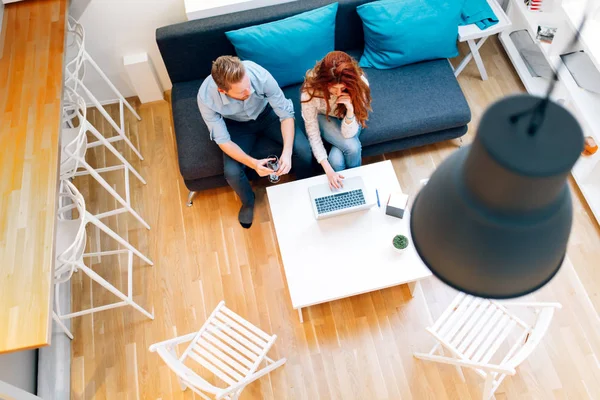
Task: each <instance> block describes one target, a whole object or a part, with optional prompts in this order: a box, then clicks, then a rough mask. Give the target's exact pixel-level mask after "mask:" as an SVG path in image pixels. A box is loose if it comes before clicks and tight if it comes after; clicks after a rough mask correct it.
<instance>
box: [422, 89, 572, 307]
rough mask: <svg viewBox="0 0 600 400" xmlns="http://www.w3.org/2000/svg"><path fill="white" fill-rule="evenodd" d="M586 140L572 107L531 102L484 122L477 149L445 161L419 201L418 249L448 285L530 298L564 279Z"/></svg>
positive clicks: (495, 108) (511, 103)
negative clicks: (575, 177)
mask: <svg viewBox="0 0 600 400" xmlns="http://www.w3.org/2000/svg"><path fill="white" fill-rule="evenodd" d="M583 142H584V139H583V132H582V130H581V127H580V126H579V124H578V123H577V121H576V120H575V118H574V117H573V116H572V115H571V113H569V112H568V111H567V110H566V109H565V108H563V107H562V106H560V105H559V104H556V103H554V102H552V101H551V100H549V98H545V99H543V98H538V97H534V96H531V95H519V96H513V97H508V98H505V99H502V100H500V101H499V102H497V103H495V104H494V105H492V106H491V107H490V108H489V109H488V110H487V111H486V112H485V114H484V115H483V117H482V119H481V122H480V124H479V131H478V134H477V136H476V138H475V140H474V142H473V144H472V145H471V146H467V147H463V148H461V149H460V150H458V151H456V152H455V153H454V154H453V155H452V156H450V157H449V158H448V159H447V160H445V161H444V162H443V163H442V164H441V165H440V166H439V167H438V169H437V170H436V171H435V172H434V174H433V175H432V176H431V178H430V180H429V182H428V183H427V185H426V186H425V187H424V188H423V189H422V190H421V192H420V193H419V194H418V196H417V198H416V199H415V202H414V205H413V207H412V212H411V234H412V238H413V243H414V246H415V248H416V250H417V252H418V253H419V256H420V257H421V259H422V260H423V261H424V262H425V264H426V265H427V266H428V267H429V269H430V270H431V271H432V272H433V274H434V275H436V276H437V277H438V278H440V279H441V280H442V281H444V282H445V283H447V284H448V285H450V286H452V287H454V288H456V289H458V290H460V291H463V292H466V293H469V294H472V295H475V296H479V297H485V298H512V297H517V296H522V295H525V294H527V293H530V292H532V291H534V290H537V289H539V288H540V287H542V286H543V285H545V284H546V283H547V282H548V281H550V279H552V277H553V276H554V275H555V274H556V273H557V272H558V270H559V268H560V266H561V264H562V262H563V259H564V257H565V252H566V247H567V241H568V238H569V234H570V231H571V222H572V204H571V197H570V193H569V188H568V185H567V178H568V174H569V172H570V170H571V168H572V167H573V165H574V164H575V162H576V161H577V159H578V157H579V156H580V154H581V152H582V150H583Z"/></svg>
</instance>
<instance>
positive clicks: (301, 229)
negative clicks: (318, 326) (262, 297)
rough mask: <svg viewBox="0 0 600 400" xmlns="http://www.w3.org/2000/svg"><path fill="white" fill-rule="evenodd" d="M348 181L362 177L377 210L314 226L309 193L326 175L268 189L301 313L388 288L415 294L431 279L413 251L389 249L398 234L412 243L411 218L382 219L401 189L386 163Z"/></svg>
mask: <svg viewBox="0 0 600 400" xmlns="http://www.w3.org/2000/svg"><path fill="white" fill-rule="evenodd" d="M342 174H343V175H344V176H345V177H346V178H349V177H351V176H362V177H363V180H364V182H365V186H366V190H367V192H368V193H370V194H372V195H373V196H375V189H378V190H379V198H380V200H381V208H378V207H377V205H375V206H374V207H373V208H371V209H369V210H365V211H359V212H355V213H351V214H346V215H341V216H337V217H333V218H329V219H324V220H319V221H317V220H316V219H315V217H314V215H313V210H312V207H311V203H310V197H309V194H308V188H309V187H310V186H314V185H317V184H320V183H327V179H326V177H325V175H321V176H317V177H314V178H309V179H303V180H299V181H295V182H290V183H286V184H282V185H275V186H270V187H268V188H267V196H268V198H269V205H270V208H271V216H272V218H273V223H274V224H275V231H276V234H277V241H278V242H279V251H280V252H281V258H282V260H283V267H284V269H285V275H286V278H287V283H288V287H289V290H290V297H291V299H292V306H293V307H294V309H297V310H298V315H299V316H300V321H301V322H303V318H302V308H304V307H308V306H311V305H315V304H320V303H325V302H328V301H333V300H337V299H341V298H345V297H350V296H354V295H357V294H361V293H367V292H372V291H374V290H379V289H384V288H388V287H391V286H396V285H401V284H408V286H409V289H410V291H411V294H413V293H414V291H415V289H416V286H417V284H418V281H419V280H420V279H423V278H426V277H428V276H431V272H430V271H429V270H428V269H427V267H425V265H424V264H423V262H422V261H421V259H420V258H419V256H418V255H417V253H416V251H415V249H414V247H413V246H412V244H411V245H409V247H408V248H407V249H406V250H405V251H404V252H403V253H401V254H399V253H397V252H396V251H395V250H394V248H393V247H392V239H393V237H394V236H395V235H397V234H404V235H406V236H407V237H409V238H410V234H409V218H410V216H409V215H408V213H405V215H404V218H403V219H398V218H395V217H390V216H388V215H386V214H385V203H386V202H387V199H388V196H389V194H390V193H392V192H398V191H400V184H399V183H398V179H397V178H396V173H395V172H394V168H393V167H392V163H391V162H390V161H384V162H380V163H377V164H371V165H367V166H363V167H360V168H354V169H351V170H347V171H344V172H343V173H342Z"/></svg>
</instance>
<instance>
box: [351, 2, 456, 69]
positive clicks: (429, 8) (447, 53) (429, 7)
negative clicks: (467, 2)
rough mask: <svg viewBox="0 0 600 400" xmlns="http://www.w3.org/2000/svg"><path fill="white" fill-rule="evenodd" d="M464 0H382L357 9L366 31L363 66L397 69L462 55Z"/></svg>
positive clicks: (361, 63) (361, 61)
mask: <svg viewBox="0 0 600 400" xmlns="http://www.w3.org/2000/svg"><path fill="white" fill-rule="evenodd" d="M461 5H462V3H459V2H456V1H437V2H427V1H422V0H381V1H375V2H372V3H368V4H363V5H361V6H359V7H357V8H356V11H357V12H358V15H359V16H360V18H361V19H362V22H363V29H364V32H365V52H364V54H363V56H362V57H361V59H360V66H361V67H372V68H378V69H388V68H396V67H400V66H402V65H407V64H411V63H414V62H419V61H425V60H435V59H437V58H451V57H456V56H457V55H458V49H457V47H456V38H457V37H458V22H459V19H460V11H461Z"/></svg>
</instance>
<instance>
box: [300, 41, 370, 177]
mask: <svg viewBox="0 0 600 400" xmlns="http://www.w3.org/2000/svg"><path fill="white" fill-rule="evenodd" d="M301 103H302V118H304V123H305V125H306V135H307V136H308V141H309V142H310V146H311V147H312V151H313V154H314V155H315V158H316V159H317V162H318V163H319V164H321V166H322V167H323V169H324V170H325V173H326V174H327V179H328V180H329V186H331V188H336V189H339V188H341V187H342V180H343V179H344V177H343V176H342V175H340V174H339V173H338V171H341V170H344V169H346V168H354V167H358V166H360V164H361V150H362V146H361V144H360V140H359V135H360V133H361V131H362V129H363V128H365V127H366V126H367V125H366V121H367V119H368V112H369V111H370V110H371V91H370V89H369V82H368V81H367V79H366V78H365V76H364V73H363V71H362V69H361V68H360V67H359V66H358V63H357V62H356V61H355V60H354V59H353V58H352V57H350V56H349V55H348V54H346V53H344V52H342V51H332V52H331V53H329V54H327V55H326V56H325V58H323V59H322V60H321V61H319V62H317V64H316V65H315V67H314V68H313V69H312V70H310V71H308V72H307V73H306V78H305V80H304V85H302V90H301ZM332 117H333V118H332ZM321 134H322V135H323V138H324V139H325V140H326V141H327V142H328V143H330V144H331V145H332V147H331V151H330V152H329V157H327V152H326V151H325V147H324V146H323V140H322V139H321Z"/></svg>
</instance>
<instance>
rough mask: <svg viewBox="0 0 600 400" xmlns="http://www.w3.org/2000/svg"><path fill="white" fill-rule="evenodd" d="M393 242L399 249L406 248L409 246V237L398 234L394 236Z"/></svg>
mask: <svg viewBox="0 0 600 400" xmlns="http://www.w3.org/2000/svg"><path fill="white" fill-rule="evenodd" d="M393 244H394V247H395V248H397V249H399V250H402V249H405V248H407V247H408V238H407V237H406V236H404V235H396V236H394V241H393Z"/></svg>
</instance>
